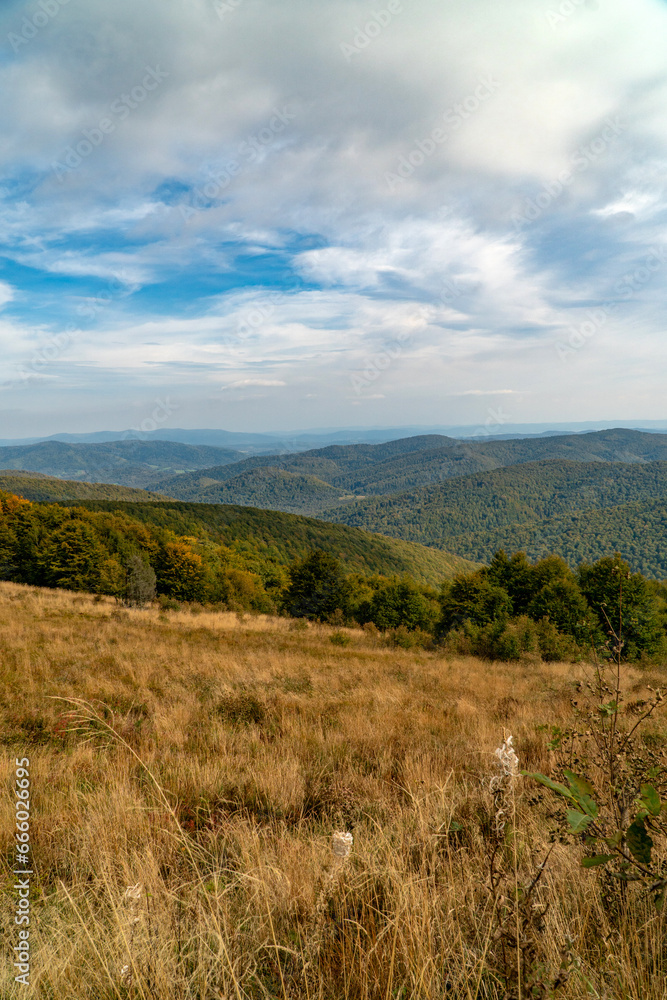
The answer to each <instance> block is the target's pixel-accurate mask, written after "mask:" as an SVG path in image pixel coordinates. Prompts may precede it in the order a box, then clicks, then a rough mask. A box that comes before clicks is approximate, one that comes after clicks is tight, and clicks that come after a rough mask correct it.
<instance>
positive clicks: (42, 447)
mask: <svg viewBox="0 0 667 1000" xmlns="http://www.w3.org/2000/svg"><path fill="white" fill-rule="evenodd" d="M242 457H243V456H242V454H241V452H238V451H234V450H232V449H231V448H214V447H210V446H207V445H187V444H180V443H178V442H174V441H137V440H132V439H128V440H124V441H109V442H102V443H99V444H70V443H69V442H63V441H42V442H39V443H38V444H32V445H18V446H11V447H5V448H0V468H3V469H16V470H21V471H28V472H41V473H43V474H45V475H48V476H57V477H58V478H61V479H78V480H81V481H83V482H97V483H99V482H103V483H115V484H117V485H121V486H133V487H139V488H141V489H145V488H147V487H153V484H154V482H156V481H157V480H158V479H164V478H165V476H166V475H168V474H174V473H176V472H179V471H183V470H187V471H191V470H193V469H201V468H205V467H206V466H210V465H217V466H220V465H224V464H225V463H227V462H238V460H239V459H240V458H242Z"/></svg>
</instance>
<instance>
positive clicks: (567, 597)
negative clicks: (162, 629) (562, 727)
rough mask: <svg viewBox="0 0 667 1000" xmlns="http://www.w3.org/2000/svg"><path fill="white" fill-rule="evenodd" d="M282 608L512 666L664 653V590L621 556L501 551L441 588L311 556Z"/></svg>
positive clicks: (294, 576) (297, 568)
mask: <svg viewBox="0 0 667 1000" xmlns="http://www.w3.org/2000/svg"><path fill="white" fill-rule="evenodd" d="M283 607H284V608H285V610H286V611H287V612H288V613H289V614H291V615H294V616H296V617H307V618H320V619H324V620H332V615H333V616H334V617H335V616H338V618H342V619H343V620H345V621H347V622H349V623H357V624H362V625H363V624H365V623H367V622H372V623H373V624H374V625H375V626H376V627H377V628H379V629H383V630H385V629H389V630H393V631H394V640H395V641H398V642H400V643H401V644H406V645H409V644H410V633H413V635H414V638H415V640H420V641H422V642H423V643H424V644H439V645H441V646H443V647H444V648H445V649H446V650H448V651H450V652H457V653H462V654H466V653H468V654H473V655H476V656H481V657H485V658H489V659H498V660H512V659H517V658H519V657H520V656H522V655H525V654H533V655H536V656H540V657H542V658H543V659H546V660H561V659H563V660H570V659H577V658H579V657H581V656H584V655H587V654H589V653H590V652H591V650H592V649H597V650H600V651H601V652H602V653H603V654H605V655H609V656H612V657H613V656H615V655H616V651H617V649H618V640H620V643H621V645H620V650H621V656H622V658H623V659H626V660H634V661H638V660H642V659H646V658H655V657H657V656H660V655H664V654H667V584H662V583H658V582H657V581H655V580H646V579H645V578H644V577H643V576H642V575H641V574H639V573H631V572H630V568H629V566H628V564H627V563H626V562H624V561H623V559H621V557H620V556H619V555H618V554H617V555H615V556H613V557H611V556H606V557H604V558H602V559H599V560H598V561H597V562H595V563H592V564H590V563H582V564H581V565H580V566H579V568H578V570H577V571H576V573H575V572H573V571H572V570H571V569H570V568H569V566H568V565H567V563H566V562H565V561H564V560H563V559H561V558H560V557H559V556H553V555H552V556H548V557H546V558H544V559H541V560H539V561H538V562H536V563H531V562H529V560H528V559H527V557H526V555H525V554H524V553H523V552H518V553H515V554H514V555H512V556H511V557H508V556H507V555H506V554H505V552H504V551H503V550H502V549H501V550H500V551H498V552H496V554H495V555H494V557H493V559H492V560H491V563H490V565H489V566H485V567H483V568H481V569H479V570H477V571H476V572H474V573H467V574H461V575H459V576H457V577H455V578H454V580H447V581H445V582H444V583H443V584H442V587H441V589H440V592H439V593H438V592H436V591H434V590H433V589H431V588H428V587H420V586H418V585H417V584H415V583H414V581H411V580H409V579H405V578H404V579H392V580H388V579H384V580H382V579H378V578H376V579H374V580H359V579H358V578H352V577H349V576H347V577H346V576H345V575H344V574H343V573H342V572H341V568H340V565H339V564H338V563H337V561H336V560H335V559H332V558H331V556H329V555H327V554H326V553H323V552H315V553H312V554H311V555H310V556H308V557H307V558H306V559H304V560H301V561H300V562H298V563H296V564H295V565H294V566H292V567H291V570H290V583H289V586H288V587H287V589H286V591H285V594H284V596H283Z"/></svg>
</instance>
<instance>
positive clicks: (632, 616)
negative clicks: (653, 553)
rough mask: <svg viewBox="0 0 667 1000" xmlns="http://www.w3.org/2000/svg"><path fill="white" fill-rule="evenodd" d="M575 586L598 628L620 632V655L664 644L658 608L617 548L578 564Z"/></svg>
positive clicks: (633, 655)
mask: <svg viewBox="0 0 667 1000" xmlns="http://www.w3.org/2000/svg"><path fill="white" fill-rule="evenodd" d="M578 578H579V587H580V588H581V592H582V593H583V595H584V597H585V598H586V600H587V601H588V603H589V605H590V607H591V609H592V610H593V612H594V613H595V615H596V616H597V619H598V623H599V628H600V631H601V632H602V633H603V634H604V635H610V632H611V628H613V629H614V630H615V631H616V634H617V635H620V638H621V641H622V643H623V646H622V651H621V655H622V657H623V659H627V660H637V659H640V658H641V655H642V653H645V654H647V655H649V656H651V655H654V654H656V653H658V652H660V650H661V649H663V648H664V645H665V636H664V632H663V630H662V628H661V626H660V619H659V616H658V609H657V607H656V603H655V600H654V598H653V596H652V594H651V591H650V590H649V587H648V585H647V581H646V580H645V579H644V577H643V576H642V575H641V574H640V573H630V567H629V566H628V564H627V563H626V562H625V561H624V560H623V559H622V558H621V556H620V554H619V553H618V552H617V553H616V554H615V555H614V556H613V557H612V556H605V557H604V558H603V559H598V561H597V562H596V563H593V564H592V565H590V564H588V563H582V565H581V566H580V567H579V573H578Z"/></svg>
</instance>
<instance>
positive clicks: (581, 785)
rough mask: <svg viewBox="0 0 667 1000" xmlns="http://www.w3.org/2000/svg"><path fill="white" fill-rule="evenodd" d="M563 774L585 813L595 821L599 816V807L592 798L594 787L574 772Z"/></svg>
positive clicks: (564, 772)
mask: <svg viewBox="0 0 667 1000" xmlns="http://www.w3.org/2000/svg"><path fill="white" fill-rule="evenodd" d="M563 774H564V775H565V777H566V778H567V783H568V785H569V786H570V788H571V789H572V793H573V795H574V797H575V799H576V800H577V802H578V803H579V805H580V806H581V808H582V809H583V811H584V812H585V813H586V814H587V815H588V816H592V817H593V818H594V819H595V818H596V817H597V814H598V807H597V804H596V803H595V801H594V800H593V798H592V796H593V795H594V794H595V789H594V788H593V786H592V785H591V784H590V782H588V781H586V779H585V778H582V777H581V776H580V775H578V774H575V773H574V771H563Z"/></svg>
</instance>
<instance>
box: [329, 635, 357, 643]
mask: <svg viewBox="0 0 667 1000" xmlns="http://www.w3.org/2000/svg"><path fill="white" fill-rule="evenodd" d="M329 642H331V643H332V644H333V645H334V646H349V645H350V643H351V642H352V636H351V635H348V634H347V632H333V633H332V634H331V635H330V636H329Z"/></svg>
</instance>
